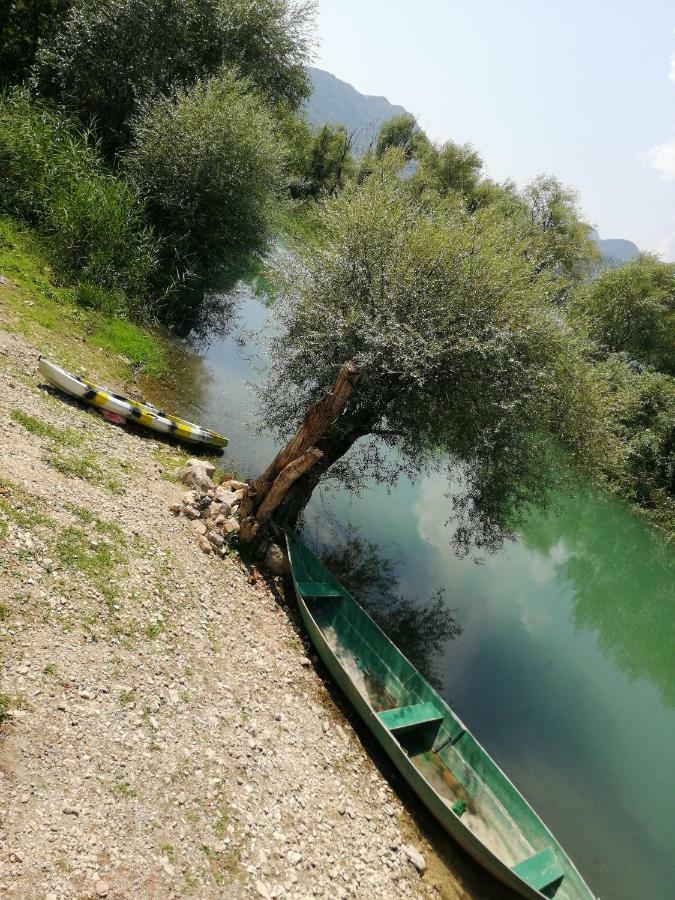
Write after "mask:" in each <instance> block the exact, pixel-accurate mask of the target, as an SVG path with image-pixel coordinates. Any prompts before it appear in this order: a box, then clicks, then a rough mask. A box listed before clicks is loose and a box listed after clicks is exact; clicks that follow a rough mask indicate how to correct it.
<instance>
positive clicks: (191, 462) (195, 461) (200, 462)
mask: <svg viewBox="0 0 675 900" xmlns="http://www.w3.org/2000/svg"><path fill="white" fill-rule="evenodd" d="M187 464H188V468H193V469H204V471H205V472H206V474H207V475H208V476H209V478H213V476H214V475H215V472H216V467H215V466H214V465H213V463H210V462H209V461H208V460H206V459H199V457H196V456H193V457H192V459H188V461H187Z"/></svg>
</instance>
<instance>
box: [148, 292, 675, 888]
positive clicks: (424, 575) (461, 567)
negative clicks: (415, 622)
mask: <svg viewBox="0 0 675 900" xmlns="http://www.w3.org/2000/svg"><path fill="white" fill-rule="evenodd" d="M272 317H273V312H272V311H270V310H267V309H265V307H264V306H263V305H262V303H260V302H258V301H257V300H256V299H255V298H254V297H252V296H250V295H246V294H244V296H243V297H242V298H241V301H240V307H239V318H238V320H237V322H236V323H234V322H233V323H232V330H231V332H230V334H229V335H226V336H221V337H213V338H212V339H211V342H210V344H209V345H208V346H206V347H203V348H202V350H201V354H197V355H194V354H184V355H183V354H179V355H178V356H177V360H176V365H177V370H176V371H177V386H174V388H173V389H172V390H167V391H166V392H165V393H164V396H163V397H161V396H158V397H156V398H155V399H161V400H163V401H164V402H167V403H169V402H170V403H171V404H172V405H173V407H174V408H175V409H176V411H177V412H178V413H179V414H181V415H186V416H187V417H188V418H193V419H201V420H203V421H205V422H206V423H207V424H208V425H210V426H212V427H215V428H216V429H217V430H219V431H222V432H223V433H224V434H227V435H228V436H229V437H230V446H229V448H228V451H227V453H228V457H227V458H228V459H229V460H230V461H231V463H232V464H234V465H236V466H238V468H239V470H240V471H241V472H242V474H252V473H255V472H256V471H259V469H260V467H261V466H263V465H264V464H265V463H267V462H268V461H269V458H270V453H271V451H272V449H273V446H274V443H273V441H272V440H271V438H270V437H269V436H262V437H255V436H254V435H253V433H252V432H251V431H249V430H248V429H247V428H246V427H245V423H246V422H247V421H248V420H250V419H255V402H254V398H253V395H252V393H251V391H250V389H249V388H248V387H247V386H246V383H245V382H246V381H247V380H253V381H255V380H256V378H257V377H259V375H256V374H254V373H253V370H252V368H251V359H252V357H255V356H256V347H255V345H254V344H251V343H250V342H249V343H246V342H244V343H243V344H242V341H241V340H240V339H241V336H242V333H243V331H244V330H245V329H250V328H257V327H260V326H265V327H269V328H271V327H273V321H272ZM445 491H446V483H445V480H444V479H443V478H442V477H440V476H437V475H433V476H428V477H423V478H422V479H420V481H419V483H417V484H415V485H411V484H408V483H401V484H400V485H399V486H398V487H397V488H396V489H395V490H394V491H393V492H392V493H387V492H386V491H385V490H384V489H382V488H380V487H377V486H373V487H372V488H371V489H370V490H369V491H368V492H367V493H366V494H364V495H362V496H361V497H360V498H357V499H352V498H350V497H349V496H348V495H347V494H346V493H344V492H343V491H341V490H336V491H333V492H327V493H325V494H324V495H322V496H315V497H314V498H313V500H312V503H311V505H310V508H309V509H308V512H307V518H306V526H305V529H306V534H307V536H308V537H310V538H313V539H314V540H315V541H318V542H320V543H324V544H325V545H326V546H329V547H330V546H331V545H332V544H333V543H335V542H336V541H339V539H340V538H341V537H342V536H343V535H344V534H346V533H347V530H346V529H347V526H348V525H349V524H350V523H351V524H352V525H354V526H357V527H358V528H360V530H361V534H362V536H363V537H364V538H366V539H368V540H369V541H371V542H374V543H375V544H377V545H378V546H379V548H380V550H381V553H382V554H383V555H384V557H386V559H388V560H389V561H390V563H391V565H392V570H393V576H394V577H395V579H396V581H397V587H396V590H397V593H398V594H400V595H401V596H402V597H407V598H417V599H418V601H419V602H423V601H424V599H425V598H428V597H429V596H430V595H431V594H432V592H433V591H434V590H435V589H436V588H438V587H442V588H444V589H445V594H444V603H445V604H446V605H447V607H448V608H449V609H450V608H452V609H454V613H453V615H454V617H455V619H456V621H457V623H458V624H459V625H460V626H461V628H462V633H461V635H460V636H459V637H455V638H454V639H452V640H448V641H447V642H445V643H444V644H443V645H442V647H441V648H440V651H439V652H438V654H436V658H435V659H434V660H433V662H434V664H435V667H436V671H437V673H438V676H439V682H440V684H441V689H442V693H443V695H444V696H445V698H446V699H447V700H448V701H449V702H450V703H451V704H452V705H453V707H454V708H455V710H456V711H457V713H458V714H459V715H460V717H461V718H462V719H463V720H464V721H465V722H466V724H467V725H468V726H469V727H470V728H471V730H472V731H473V732H474V734H475V735H476V737H477V738H478V740H479V741H480V742H481V743H482V744H483V746H484V747H485V748H486V749H487V750H488V752H489V753H490V754H491V755H492V756H493V758H494V759H495V760H496V761H497V763H498V764H499V765H500V766H501V767H502V768H503V769H504V770H505V772H506V773H507V775H509V777H510V778H511V780H512V781H513V782H514V783H515V784H516V785H517V787H518V788H519V789H520V790H521V792H522V793H523V794H524V795H525V797H526V798H527V799H528V800H529V802H530V803H531V805H532V806H533V807H534V808H535V810H536V811H537V812H538V813H539V815H540V816H541V817H542V819H543V820H544V821H545V822H546V824H547V825H548V826H549V828H550V829H551V830H552V831H553V833H554V834H555V835H556V837H557V838H558V839H559V841H560V842H561V844H562V845H563V846H564V847H565V849H566V850H567V851H568V853H569V854H570V856H571V857H572V858H573V860H574V861H575V863H576V864H577V866H578V868H579V869H580V871H581V873H582V874H583V875H584V877H585V879H586V880H587V881H588V883H589V885H590V886H591V888H592V889H593V890H594V891H595V892H596V894H597V895H598V896H599V897H601V898H603V900H671V898H672V897H673V896H675V888H674V887H673V885H674V884H675V862H674V860H673V848H674V843H675V589H674V584H675V582H674V579H673V575H674V569H675V566H674V555H675V554H674V553H673V550H672V549H668V548H666V547H664V546H663V544H662V542H661V541H660V540H659V539H658V538H657V537H656V536H655V535H654V534H653V533H652V532H651V531H650V530H649V529H648V528H647V527H646V526H645V525H644V524H643V523H642V522H641V521H639V520H638V519H637V518H636V517H635V516H634V515H632V514H631V513H630V512H629V511H628V510H627V509H626V508H625V507H624V506H622V505H621V504H620V503H618V502H616V501H614V500H612V499H611V498H609V497H607V496H605V495H603V494H599V493H597V492H594V491H590V490H588V491H584V492H581V493H580V494H579V495H578V496H575V497H571V498H562V499H561V500H560V504H559V508H558V509H557V510H556V511H555V512H554V513H553V514H552V515H551V516H549V517H548V518H546V519H543V518H541V517H540V516H537V515H533V516H532V517H531V518H530V520H529V522H528V524H527V526H526V527H525V528H524V529H523V532H522V534H521V535H520V537H519V540H518V541H517V542H516V543H514V544H511V545H509V546H507V547H505V548H504V549H503V550H502V551H501V552H499V553H498V554H495V555H493V556H488V557H486V558H485V559H484V560H483V561H482V563H481V564H480V565H477V564H476V563H475V562H474V561H472V560H460V559H457V557H455V556H454V555H453V553H452V551H451V549H450V546H449V539H450V537H451V534H450V533H449V531H448V528H447V527H446V525H445V523H446V521H447V518H448V507H447V501H446V500H445V497H444V494H445ZM428 637H429V638H431V637H432V635H429V636H428ZM430 643H431V642H430Z"/></svg>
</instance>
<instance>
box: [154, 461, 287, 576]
mask: <svg viewBox="0 0 675 900" xmlns="http://www.w3.org/2000/svg"><path fill="white" fill-rule="evenodd" d="M215 474H216V467H215V466H214V465H213V464H212V463H209V462H206V461H205V460H201V459H190V460H188V464H187V468H186V469H185V471H184V472H183V473H182V474H181V476H180V478H181V481H182V483H183V484H184V485H185V486H186V487H187V488H189V490H187V491H185V493H184V494H183V496H182V498H181V500H180V501H178V502H176V503H172V504H171V507H170V508H171V511H172V512H173V513H174V514H175V515H177V516H178V515H181V514H182V515H184V516H185V517H186V518H187V519H190V520H191V521H192V523H193V525H192V527H193V529H194V532H195V535H196V536H197V543H198V544H199V546H200V548H201V549H202V551H203V552H204V553H207V554H208V553H215V554H217V555H219V556H221V557H224V556H227V553H228V549H229V545H230V544H231V543H232V542H233V541H234V540H235V539H236V538H237V537H238V535H239V507H240V504H241V501H242V500H243V497H244V492H245V490H246V488H247V487H248V485H247V484H246V482H244V481H237V480H236V479H235V477H234V476H233V475H225V476H224V477H223V479H222V481H220V483H219V484H216V483H214V481H213V477H214V475H215ZM263 558H264V561H265V567H266V568H267V570H268V572H269V573H270V574H271V575H282V574H283V573H284V572H287V571H288V560H287V557H286V555H285V553H284V552H283V550H282V549H281V547H279V545H278V544H275V543H270V544H268V545H267V547H265V548H264V553H263Z"/></svg>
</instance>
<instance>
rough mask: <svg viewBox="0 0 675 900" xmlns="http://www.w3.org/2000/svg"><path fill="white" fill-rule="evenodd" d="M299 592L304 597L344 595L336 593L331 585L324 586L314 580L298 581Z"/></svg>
mask: <svg viewBox="0 0 675 900" xmlns="http://www.w3.org/2000/svg"><path fill="white" fill-rule="evenodd" d="M296 585H297V587H298V590H299V591H300V593H301V594H302V596H303V597H341V596H342V594H341V593H340V592H339V591H336V590H335V588H334V587H332V586H331V585H329V584H322V583H321V582H320V581H314V580H313V579H312V578H306V579H305V580H304V581H296Z"/></svg>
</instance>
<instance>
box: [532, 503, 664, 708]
mask: <svg viewBox="0 0 675 900" xmlns="http://www.w3.org/2000/svg"><path fill="white" fill-rule="evenodd" d="M522 539H523V541H524V543H525V545H526V546H527V547H528V548H529V549H531V550H535V551H536V552H538V553H541V554H542V555H544V556H548V557H551V555H552V552H553V548H557V550H558V554H557V555H558V556H559V562H558V563H557V565H558V569H559V573H560V575H562V576H563V577H564V578H565V579H566V580H567V581H568V582H569V583H570V584H571V585H572V587H573V589H574V599H573V620H574V624H575V627H576V628H577V629H578V630H591V631H594V632H595V633H596V634H597V636H598V643H599V646H600V647H601V649H602V650H603V651H604V653H605V654H607V655H608V656H610V657H611V659H612V660H613V661H614V663H615V664H616V665H617V666H618V668H619V669H621V671H622V672H623V673H624V674H625V675H626V676H627V677H628V678H630V679H631V680H635V679H638V678H645V679H647V680H648V681H650V682H651V683H652V684H653V685H654V686H655V687H656V688H657V689H658V690H659V692H660V694H661V698H662V701H663V703H664V704H665V705H666V706H669V707H674V706H675V657H674V656H673V647H675V604H674V602H673V601H674V600H675V595H674V594H673V584H674V583H675V579H674V578H673V575H674V574H675V555H674V554H673V550H672V547H670V546H668V545H667V544H666V543H665V541H664V540H662V539H661V538H660V536H659V535H658V534H657V533H656V532H655V531H653V530H652V529H650V528H649V527H648V526H646V525H645V524H644V523H643V522H642V521H640V519H639V518H638V517H637V516H636V515H635V514H633V513H631V512H630V511H629V510H628V509H626V507H625V506H624V505H622V504H621V503H620V502H618V501H616V500H614V499H613V498H611V497H609V496H607V495H606V494H601V493H600V492H596V491H592V490H580V491H579V493H578V494H576V495H575V496H574V497H569V498H563V499H562V500H561V501H560V503H559V505H558V509H557V511H556V512H555V513H554V514H552V515H550V516H548V517H543V516H540V515H537V514H535V515H533V517H532V519H531V521H530V523H529V525H528V527H526V528H525V529H524V531H523V533H522Z"/></svg>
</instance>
